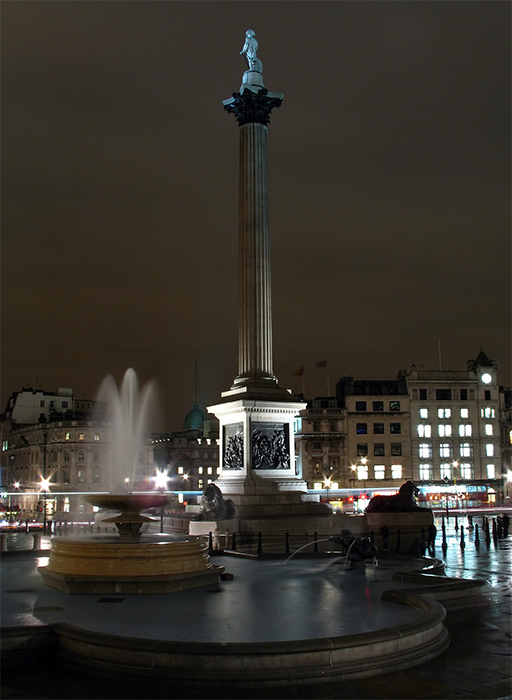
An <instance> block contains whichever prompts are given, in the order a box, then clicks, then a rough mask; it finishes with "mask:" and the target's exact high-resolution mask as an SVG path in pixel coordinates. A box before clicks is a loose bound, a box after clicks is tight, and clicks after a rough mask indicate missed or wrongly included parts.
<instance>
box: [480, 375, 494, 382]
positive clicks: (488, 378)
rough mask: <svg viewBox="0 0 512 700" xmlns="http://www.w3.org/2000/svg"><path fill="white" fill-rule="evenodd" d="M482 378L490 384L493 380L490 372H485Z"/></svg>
mask: <svg viewBox="0 0 512 700" xmlns="http://www.w3.org/2000/svg"><path fill="white" fill-rule="evenodd" d="M480 379H481V380H482V381H483V383H484V384H490V383H491V382H492V376H491V375H490V374H489V372H484V373H483V374H482V376H481V377H480Z"/></svg>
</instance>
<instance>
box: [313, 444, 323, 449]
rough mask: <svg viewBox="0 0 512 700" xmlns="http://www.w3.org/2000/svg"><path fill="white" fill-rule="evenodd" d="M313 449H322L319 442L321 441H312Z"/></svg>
mask: <svg viewBox="0 0 512 700" xmlns="http://www.w3.org/2000/svg"><path fill="white" fill-rule="evenodd" d="M313 449H314V450H321V449H322V443H321V442H314V443H313Z"/></svg>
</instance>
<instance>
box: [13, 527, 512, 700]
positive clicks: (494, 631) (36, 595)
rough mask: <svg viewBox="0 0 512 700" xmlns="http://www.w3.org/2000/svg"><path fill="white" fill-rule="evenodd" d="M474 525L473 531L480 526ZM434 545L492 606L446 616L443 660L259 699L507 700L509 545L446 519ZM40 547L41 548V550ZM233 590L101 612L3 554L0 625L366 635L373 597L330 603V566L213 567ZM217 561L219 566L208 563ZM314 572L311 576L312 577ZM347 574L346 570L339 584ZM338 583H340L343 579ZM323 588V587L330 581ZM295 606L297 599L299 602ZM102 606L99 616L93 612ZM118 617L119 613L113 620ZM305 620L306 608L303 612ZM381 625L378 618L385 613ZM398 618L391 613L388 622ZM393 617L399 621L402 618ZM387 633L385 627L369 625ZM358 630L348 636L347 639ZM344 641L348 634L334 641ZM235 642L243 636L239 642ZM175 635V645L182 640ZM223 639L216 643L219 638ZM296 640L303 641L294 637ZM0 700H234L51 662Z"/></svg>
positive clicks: (21, 678) (228, 562) (230, 563)
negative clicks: (265, 607) (266, 605)
mask: <svg viewBox="0 0 512 700" xmlns="http://www.w3.org/2000/svg"><path fill="white" fill-rule="evenodd" d="M480 522H481V519H480V516H476V517H475V523H480ZM437 524H438V538H437V542H438V546H437V547H436V552H435V555H436V557H437V558H440V559H443V560H444V561H445V562H446V574H447V575H448V576H455V577H462V578H481V579H484V580H485V581H487V583H488V587H487V595H488V596H489V599H490V602H491V605H490V606H489V607H488V608H486V609H485V610H483V611H481V612H479V613H478V614H475V615H470V614H467V613H465V614H464V619H461V615H462V614H459V615H458V616H457V615H453V616H449V618H448V620H447V626H448V627H449V630H450V634H451V638H452V642H451V645H450V647H449V648H448V650H447V651H446V652H444V653H443V654H441V655H440V656H439V657H437V658H436V659H433V660H431V661H428V662H427V663H425V664H423V665H420V666H417V667H414V668H410V669H407V670H405V671H402V672H397V673H392V674H388V675H386V676H377V677H374V678H367V679H361V680H353V681H345V682H343V683H341V684H340V683H338V684H336V685H335V686H330V685H327V686H322V687H319V688H317V689H316V690H315V689H311V688H308V689H307V690H305V689H298V688H297V689H295V690H294V689H293V688H291V689H286V690H284V689H279V690H276V692H275V694H273V693H271V692H270V691H265V695H264V696H260V695H257V694H254V693H253V694H251V695H249V694H247V697H253V698H256V697H266V698H281V697H282V698H348V699H350V698H354V700H355V699H356V698H432V699H434V698H439V699H444V698H467V699H468V700H469V699H471V698H493V699H494V700H499V699H500V698H512V686H511V642H512V625H511V623H512V609H511V607H512V584H511V577H510V571H511V568H512V536H511V535H509V536H508V537H506V538H501V539H495V540H492V539H491V541H490V542H489V543H486V542H485V540H482V539H481V541H480V544H479V546H476V545H475V543H474V530H472V529H470V528H468V522H467V519H466V518H465V517H463V516H460V517H459V519H458V524H459V525H464V533H465V539H464V544H465V546H464V547H461V540H460V530H456V529H455V519H454V518H450V519H449V522H448V527H447V548H446V552H445V553H444V552H443V548H442V547H441V521H440V520H438V523H437ZM31 540H32V537H31V536H26V535H24V534H20V535H16V536H13V537H12V539H11V542H10V545H11V549H13V548H16V547H17V548H18V549H20V550H21V549H27V548H28V547H30V543H31ZM43 546H49V541H48V540H47V539H46V540H43ZM218 560H219V562H220V560H222V562H221V563H222V564H223V565H224V566H226V570H228V571H230V572H232V573H233V574H234V579H233V581H226V582H223V583H222V585H221V589H222V590H221V591H220V592H218V591H217V592H216V591H215V590H209V591H206V590H202V591H188V592H184V593H178V594H174V595H173V594H171V595H170V596H126V597H125V599H124V600H123V601H122V602H121V604H119V603H118V604H116V605H114V604H113V602H112V601H111V600H110V602H109V600H108V599H107V600H105V601H103V602H102V603H101V606H100V605H99V603H100V600H99V599H98V597H97V596H66V595H65V594H62V593H59V592H57V591H53V589H47V588H45V587H44V586H42V584H41V582H40V576H39V574H37V571H36V569H35V566H36V564H38V563H39V564H44V562H45V556H44V552H37V553H35V552H31V551H29V550H28V549H27V551H25V552H23V553H22V552H20V553H18V554H16V553H13V554H12V555H10V554H8V555H7V556H5V557H3V559H2V627H7V626H18V625H33V624H51V623H52V622H60V621H66V622H70V623H71V624H75V625H77V626H78V627H80V626H84V627H86V628H88V629H95V630H96V631H99V632H101V631H103V632H108V633H111V634H118V635H123V636H138V637H145V638H146V637H147V638H152V639H159V638H160V639H167V638H171V639H183V640H184V641H196V642H200V643H201V642H205V643H207V642H208V641H211V640H213V639H215V638H216V639H217V640H220V641H222V640H223V639H226V640H230V639H233V636H235V638H237V639H240V641H255V640H261V639H262V638H264V639H267V640H268V641H271V640H273V639H278V638H292V639H295V638H307V637H308V636H316V635H323V636H328V635H329V634H332V631H333V629H334V627H333V628H332V629H331V625H333V624H334V622H333V621H335V623H336V626H337V627H338V628H339V625H340V624H346V625H347V626H348V628H350V630H351V631H361V630H365V629H366V628H367V626H368V625H370V624H371V622H372V619H371V618H372V616H371V615H370V616H368V614H367V613H368V610H369V609H370V608H371V601H372V599H373V597H374V596H379V595H380V589H379V585H380V586H381V587H382V586H384V585H385V586H386V587H388V588H389V585H388V583H389V582H388V583H386V584H382V583H381V584H379V583H378V582H377V583H376V584H375V587H374V589H372V590H367V591H365V590H364V587H361V590H360V591H359V593H360V594H361V596H360V597H358V596H357V595H356V597H353V596H354V593H353V591H352V590H351V591H350V595H349V598H347V600H345V601H344V600H343V599H341V602H340V601H339V600H334V599H332V600H331V599H330V598H329V590H330V589H329V585H330V581H331V580H334V578H333V577H336V576H338V577H339V576H340V570H339V567H338V569H337V571H336V567H333V566H329V562H328V561H327V562H326V561H325V560H319V561H316V562H313V560H294V559H292V560H291V561H290V562H289V563H288V564H287V565H283V563H282V562H276V561H272V562H269V561H260V562H257V561H245V560H241V559H233V558H229V557H225V556H222V557H219V558H218ZM215 563H217V558H216V561H215ZM319 573H320V578H318V574H319ZM354 573H355V574H356V575H357V572H348V576H352V575H353V574H354ZM347 578H348V577H347ZM331 582H332V581H331ZM269 596H272V597H273V599H274V606H273V607H271V609H270V616H269V617H264V616H263V614H262V611H261V610H260V609H259V607H258V606H259V604H258V600H259V599H263V598H265V597H269ZM301 597H302V600H301ZM312 598H314V600H315V606H314V608H313V610H314V614H310V615H309V616H305V615H304V613H303V611H304V609H305V601H306V600H308V601H311V599H312ZM100 608H101V612H98V611H99V609H100ZM121 608H122V609H123V613H122V614H121V613H120V610H121ZM308 608H309V609H310V610H312V608H311V605H309V606H308ZM247 609H253V610H254V615H252V616H251V617H252V619H251V624H250V625H243V624H241V623H240V620H241V619H243V618H244V616H245V618H247V616H246V611H247ZM380 614H381V615H385V614H386V610H385V608H383V609H382V612H381V613H380ZM390 614H392V615H396V612H394V611H393V612H392V613H390ZM403 614H408V612H407V611H406V610H405V611H404V612H403ZM376 622H377V624H378V625H380V626H383V625H385V624H386V619H385V618H382V619H380V620H378V621H376ZM355 628H357V629H355ZM343 633H348V632H345V631H344V632H343ZM243 634H245V635H246V637H245V638H243V637H242V636H240V635H243ZM180 635H181V636H180ZM223 635H224V636H223ZM301 635H302V636H301ZM2 670H3V673H2V697H3V698H5V699H11V698H12V699H14V698H20V699H29V698H31V699H33V700H37V699H38V698H41V699H43V698H44V699H46V700H51V699H57V698H84V699H87V698H89V699H91V700H93V699H102V698H105V699H106V698H117V699H120V698H127V699H128V698H134V699H135V698H139V699H141V700H143V699H147V700H149V699H151V698H182V697H183V698H185V697H196V698H208V697H212V698H213V697H225V698H229V697H237V695H236V694H235V695H233V694H230V692H229V688H224V689H223V691H222V694H219V693H218V691H217V694H214V693H212V692H211V689H209V688H206V687H203V688H197V689H196V690H195V691H194V693H192V692H191V691H189V690H187V691H184V690H183V689H181V688H179V687H175V686H172V685H165V686H164V685H162V684H159V685H157V686H155V687H152V686H148V683H147V682H144V683H143V684H142V683H137V682H130V683H127V682H118V681H112V680H105V679H101V680H98V679H96V678H94V677H92V676H86V675H83V674H77V673H74V672H72V671H70V670H63V669H61V668H59V667H57V665H56V664H53V663H50V664H46V665H45V666H44V667H41V666H38V665H37V664H31V663H30V662H27V665H26V666H24V667H23V668H17V669H12V670H11V669H5V668H4V669H2Z"/></svg>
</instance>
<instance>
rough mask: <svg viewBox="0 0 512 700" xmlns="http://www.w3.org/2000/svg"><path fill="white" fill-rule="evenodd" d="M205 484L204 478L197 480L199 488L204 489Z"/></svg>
mask: <svg viewBox="0 0 512 700" xmlns="http://www.w3.org/2000/svg"><path fill="white" fill-rule="evenodd" d="M203 485H204V481H203V480H202V479H198V480H197V487H198V488H199V489H202V488H203Z"/></svg>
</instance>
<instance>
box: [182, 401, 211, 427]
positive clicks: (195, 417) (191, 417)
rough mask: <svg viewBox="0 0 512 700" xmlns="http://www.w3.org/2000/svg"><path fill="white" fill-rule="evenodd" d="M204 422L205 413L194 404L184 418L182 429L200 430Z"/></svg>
mask: <svg viewBox="0 0 512 700" xmlns="http://www.w3.org/2000/svg"><path fill="white" fill-rule="evenodd" d="M205 420H206V413H205V412H204V411H202V410H201V409H200V408H199V406H198V405H197V404H194V407H193V408H192V410H190V411H189V412H188V413H187V415H186V416H185V421H184V424H183V427H184V428H185V430H202V429H203V423H204V421H205Z"/></svg>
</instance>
